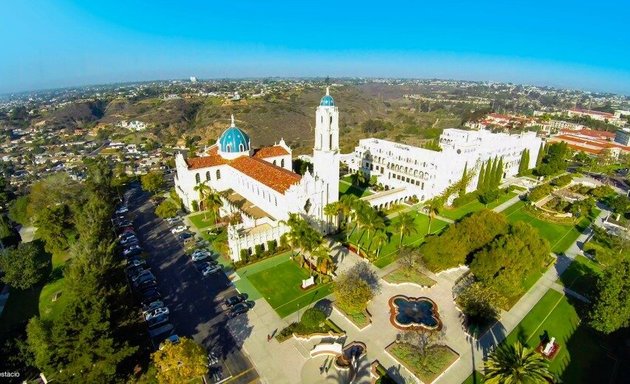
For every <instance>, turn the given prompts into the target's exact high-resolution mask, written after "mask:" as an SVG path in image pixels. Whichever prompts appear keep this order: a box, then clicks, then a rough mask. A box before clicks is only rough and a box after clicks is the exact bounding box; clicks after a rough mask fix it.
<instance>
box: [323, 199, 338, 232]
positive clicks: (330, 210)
mask: <svg viewBox="0 0 630 384" xmlns="http://www.w3.org/2000/svg"><path fill="white" fill-rule="evenodd" d="M339 211H340V207H339V202H338V201H335V202H333V203H330V204H326V206H325V207H324V215H326V216H327V217H330V218H333V217H334V218H335V223H336V228H337V230H339Z"/></svg>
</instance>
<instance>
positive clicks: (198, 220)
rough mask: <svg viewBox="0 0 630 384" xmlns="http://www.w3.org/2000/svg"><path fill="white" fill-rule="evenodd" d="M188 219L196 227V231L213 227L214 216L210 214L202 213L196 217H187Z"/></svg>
mask: <svg viewBox="0 0 630 384" xmlns="http://www.w3.org/2000/svg"><path fill="white" fill-rule="evenodd" d="M206 217H207V220H206ZM188 219H189V220H190V221H191V222H192V223H193V225H194V226H195V227H197V229H203V228H207V227H210V226H213V225H215V222H214V214H213V213H212V212H207V213H206V212H203V213H199V214H197V215H191V216H188Z"/></svg>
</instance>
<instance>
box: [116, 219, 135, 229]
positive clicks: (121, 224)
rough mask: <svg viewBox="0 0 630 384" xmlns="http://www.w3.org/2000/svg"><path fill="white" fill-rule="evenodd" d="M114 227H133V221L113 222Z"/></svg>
mask: <svg viewBox="0 0 630 384" xmlns="http://www.w3.org/2000/svg"><path fill="white" fill-rule="evenodd" d="M114 225H116V228H124V227H133V223H132V222H131V221H129V220H125V221H120V222H115V223H114Z"/></svg>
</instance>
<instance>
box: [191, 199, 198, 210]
mask: <svg viewBox="0 0 630 384" xmlns="http://www.w3.org/2000/svg"><path fill="white" fill-rule="evenodd" d="M190 205H192V210H193V212H199V202H198V201H197V200H193V201H192V203H190Z"/></svg>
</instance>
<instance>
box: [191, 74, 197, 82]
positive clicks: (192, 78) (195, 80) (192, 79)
mask: <svg viewBox="0 0 630 384" xmlns="http://www.w3.org/2000/svg"><path fill="white" fill-rule="evenodd" d="M190 82H191V83H193V84H194V83H196V82H197V78H196V77H195V76H190Z"/></svg>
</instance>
